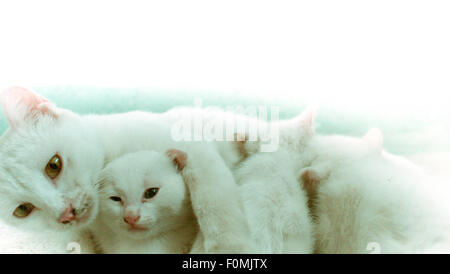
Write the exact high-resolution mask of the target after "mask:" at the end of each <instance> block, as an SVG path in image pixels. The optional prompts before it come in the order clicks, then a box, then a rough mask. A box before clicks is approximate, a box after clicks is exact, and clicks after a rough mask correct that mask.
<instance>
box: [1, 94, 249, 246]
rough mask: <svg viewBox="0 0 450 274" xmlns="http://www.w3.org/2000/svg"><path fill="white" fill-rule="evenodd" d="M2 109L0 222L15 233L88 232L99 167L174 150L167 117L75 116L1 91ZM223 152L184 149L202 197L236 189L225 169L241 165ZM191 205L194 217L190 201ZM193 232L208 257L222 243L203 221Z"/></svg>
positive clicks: (215, 147) (218, 147)
mask: <svg viewBox="0 0 450 274" xmlns="http://www.w3.org/2000/svg"><path fill="white" fill-rule="evenodd" d="M0 102H1V105H2V109H3V112H4V114H5V117H6V119H7V120H8V123H9V125H10V128H9V129H8V130H7V131H6V132H5V133H4V134H3V135H2V137H1V139H0V154H1V155H2V157H1V158H0V180H1V183H0V217H1V218H3V219H4V220H5V221H7V222H8V223H9V224H12V225H13V226H15V227H23V228H28V229H31V230H34V231H40V230H44V229H48V228H49V227H50V228H51V229H53V230H55V231H56V230H59V231H68V230H70V231H73V232H74V233H78V231H79V230H84V229H87V228H88V227H89V225H90V224H92V222H93V220H94V219H95V218H96V216H97V211H98V203H99V202H98V194H97V190H98V185H97V182H98V176H99V173H100V171H101V170H102V168H103V167H104V165H105V163H107V162H110V161H112V160H114V159H116V158H117V157H120V156H121V155H124V154H126V153H131V152H136V151H140V150H156V151H159V152H164V151H166V150H167V149H169V148H172V147H174V145H176V144H177V142H174V141H173V140H172V138H171V137H172V136H171V134H172V132H171V125H172V124H173V123H174V122H176V121H177V119H173V117H172V116H173V115H167V114H155V113H144V112H130V113H123V114H114V115H85V116H80V115H78V114H75V113H73V112H71V111H69V110H66V109H61V108H58V107H56V106H55V105H53V104H52V103H50V102H49V101H48V100H47V99H45V98H43V97H42V96H40V95H38V94H36V93H35V92H33V91H30V90H28V89H24V88H20V87H15V88H10V89H7V90H6V91H4V92H3V93H2V94H1V98H0ZM223 145H224V146H225V148H226V147H227V145H226V142H225V143H224V144H217V143H212V144H211V143H209V142H199V143H198V142H197V143H196V145H194V143H192V144H190V145H189V146H191V147H193V148H194V147H195V149H196V150H197V151H191V154H192V157H193V158H194V159H195V157H196V155H198V158H199V159H200V160H199V161H193V162H198V163H199V164H202V165H201V166H200V167H199V168H198V171H196V172H197V173H198V174H196V176H195V178H196V180H195V182H196V187H197V188H200V189H202V188H205V192H206V191H209V190H213V189H214V190H220V189H221V188H222V187H223V188H228V187H230V186H234V185H235V181H234V178H233V175H232V173H231V171H230V170H229V168H228V166H230V165H233V164H234V162H236V161H239V157H238V156H236V155H234V154H238V152H237V151H232V150H228V149H224V148H223V147H222V146H223ZM221 153H222V154H221ZM202 161H203V162H202ZM200 192H201V191H199V193H200ZM192 203H193V204H194V211H196V207H195V199H193V200H192ZM198 210H199V211H201V210H202V209H201V208H198ZM203 210H206V211H208V209H203ZM236 214H238V215H239V214H240V213H239V212H237V213H236ZM242 214H243V213H242ZM242 214H241V215H242ZM235 217H236V219H237V220H241V219H245V217H244V216H243V215H242V216H235ZM199 225H200V227H201V228H202V231H203V229H204V236H205V246H206V249H208V248H210V247H211V248H212V250H215V249H214V248H215V247H216V246H220V245H219V244H216V241H220V240H221V239H223V238H221V237H216V236H217V235H218V234H220V233H218V232H219V231H221V230H215V227H212V226H211V229H209V227H208V223H207V222H206V223H203V221H202V220H201V219H200V220H199ZM225 227H226V226H225ZM237 227H238V225H237ZM74 237H75V236H74Z"/></svg>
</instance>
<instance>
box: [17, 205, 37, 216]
mask: <svg viewBox="0 0 450 274" xmlns="http://www.w3.org/2000/svg"><path fill="white" fill-rule="evenodd" d="M34 208H35V207H34V205H32V204H31V203H23V204H21V205H19V206H18V207H17V208H16V210H14V213H13V214H14V216H16V217H17V218H25V217H27V216H28V215H30V214H31V212H33V210H34Z"/></svg>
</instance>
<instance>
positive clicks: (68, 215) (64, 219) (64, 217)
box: [58, 204, 77, 224]
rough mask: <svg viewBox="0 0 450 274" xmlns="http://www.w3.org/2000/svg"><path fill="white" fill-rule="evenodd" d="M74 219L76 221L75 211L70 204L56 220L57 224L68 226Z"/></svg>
mask: <svg viewBox="0 0 450 274" xmlns="http://www.w3.org/2000/svg"><path fill="white" fill-rule="evenodd" d="M76 219H77V216H76V214H75V209H74V208H73V207H72V204H70V205H69V206H68V207H67V208H66V209H65V210H64V213H63V214H61V216H60V217H59V219H58V222H60V223H63V224H68V223H70V222H72V221H74V220H76Z"/></svg>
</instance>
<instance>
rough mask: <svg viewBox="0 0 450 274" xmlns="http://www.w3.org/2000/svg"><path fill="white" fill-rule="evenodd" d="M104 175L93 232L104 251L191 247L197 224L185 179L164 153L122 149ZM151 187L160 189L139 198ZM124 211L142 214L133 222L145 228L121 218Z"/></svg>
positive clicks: (170, 250)
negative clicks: (144, 197)
mask: <svg viewBox="0 0 450 274" xmlns="http://www.w3.org/2000/svg"><path fill="white" fill-rule="evenodd" d="M102 178H103V181H102V189H101V192H100V212H99V215H98V218H97V220H96V222H95V225H94V226H93V227H92V232H93V233H94V235H95V237H96V239H98V241H99V244H100V246H101V248H102V250H103V252H105V253H187V252H189V250H190V249H191V245H192V242H193V241H194V237H195V235H196V234H197V231H198V228H197V223H196V220H195V218H194V215H193V213H192V209H191V206H190V200H189V194H188V192H187V189H186V186H185V184H184V181H183V179H182V177H181V175H180V174H179V173H178V172H177V171H176V169H175V167H174V165H173V163H172V162H171V160H170V159H169V157H168V156H166V155H164V154H163V153H157V152H155V151H141V152H136V153H130V154H126V155H124V156H122V157H120V158H118V159H116V160H114V161H113V162H111V163H110V164H108V166H107V167H106V168H105V169H104V171H103V172H102ZM152 187H158V188H159V191H158V193H157V194H156V195H155V197H153V198H151V199H149V200H143V194H144V192H145V190H147V189H149V188H152ZM111 196H118V197H120V198H121V199H122V201H121V202H117V201H113V200H111V199H110V197H111ZM128 211H133V212H135V213H136V214H138V215H139V216H140V219H139V221H138V222H137V225H138V226H139V227H141V228H143V229H146V230H132V229H130V225H128V224H127V223H126V222H125V221H124V217H125V215H126V213H127V212H128Z"/></svg>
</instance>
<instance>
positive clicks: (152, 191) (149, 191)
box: [144, 187, 159, 199]
mask: <svg viewBox="0 0 450 274" xmlns="http://www.w3.org/2000/svg"><path fill="white" fill-rule="evenodd" d="M158 190H159V188H157V187H152V188H149V189H147V190H146V191H145V192H144V198H145V199H150V198H153V197H155V195H156V193H158Z"/></svg>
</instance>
